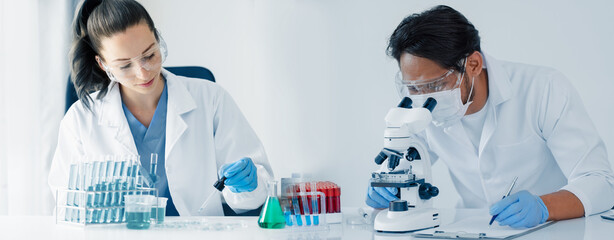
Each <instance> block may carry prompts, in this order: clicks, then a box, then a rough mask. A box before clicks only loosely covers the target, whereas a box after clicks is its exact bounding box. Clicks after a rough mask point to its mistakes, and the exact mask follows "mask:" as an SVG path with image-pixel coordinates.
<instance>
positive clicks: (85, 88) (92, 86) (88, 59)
mask: <svg viewBox="0 0 614 240" xmlns="http://www.w3.org/2000/svg"><path fill="white" fill-rule="evenodd" d="M101 3H102V0H86V1H84V2H83V3H82V5H81V8H80V9H79V12H78V13H77V14H76V16H75V20H74V23H73V28H74V32H73V34H74V38H73V42H72V47H71V50H70V63H69V65H70V67H71V79H72V82H73V84H74V86H75V90H76V92H77V96H78V97H79V99H80V100H81V103H82V104H83V105H84V106H85V107H86V108H87V109H90V110H91V108H90V104H91V102H92V98H91V97H90V93H92V92H94V91H99V90H100V91H104V92H105V93H104V94H106V91H107V89H108V86H109V84H110V80H109V79H108V77H107V76H106V74H105V72H104V71H102V69H100V68H99V67H98V63H97V62H96V55H98V53H97V51H96V49H95V48H94V45H93V44H92V42H91V41H90V37H89V35H88V31H87V20H88V19H89V16H90V15H91V14H92V12H93V11H94V9H95V8H96V7H98V6H99V5H100V4H101ZM104 94H103V95H102V96H104Z"/></svg>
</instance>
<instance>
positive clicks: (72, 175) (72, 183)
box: [64, 163, 78, 222]
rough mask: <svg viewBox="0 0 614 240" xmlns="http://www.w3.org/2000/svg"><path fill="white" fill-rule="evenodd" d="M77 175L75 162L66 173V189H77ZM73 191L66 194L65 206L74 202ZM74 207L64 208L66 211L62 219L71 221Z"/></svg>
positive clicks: (72, 204)
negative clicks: (67, 173)
mask: <svg viewBox="0 0 614 240" xmlns="http://www.w3.org/2000/svg"><path fill="white" fill-rule="evenodd" d="M77 175H78V166H77V164H76V163H73V164H71V165H70V171H69V175H68V190H76V189H77ZM74 200H75V193H74V192H68V194H67V196H66V206H74V205H75V204H74V203H75V201H74ZM74 211H75V209H72V208H66V212H65V213H64V221H68V222H72V221H73V212H74Z"/></svg>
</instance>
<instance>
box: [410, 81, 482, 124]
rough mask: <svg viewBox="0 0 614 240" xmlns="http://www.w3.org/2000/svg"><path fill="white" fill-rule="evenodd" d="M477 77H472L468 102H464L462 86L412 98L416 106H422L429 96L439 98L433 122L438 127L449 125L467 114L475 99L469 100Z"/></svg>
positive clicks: (434, 110)
mask: <svg viewBox="0 0 614 240" xmlns="http://www.w3.org/2000/svg"><path fill="white" fill-rule="evenodd" d="M464 75H465V73H464V72H463V74H462V75H461V81H462V79H463V77H464ZM474 80H475V78H471V90H470V91H469V95H468V96H467V103H465V104H463V100H462V99H461V89H460V86H459V87H458V88H455V89H452V90H446V91H440V92H434V93H428V94H420V95H412V96H410V98H411V99H412V100H413V102H414V103H413V105H414V106H422V105H423V104H424V102H425V101H426V99H428V98H429V97H432V98H434V99H435V100H437V105H436V106H435V109H433V112H432V115H433V124H434V125H435V126H436V127H443V128H445V127H449V126H452V125H453V124H455V123H457V122H459V121H460V119H461V118H462V117H463V116H465V113H466V112H467V109H468V108H469V105H471V103H472V102H473V101H469V98H471V94H472V93H473V84H474Z"/></svg>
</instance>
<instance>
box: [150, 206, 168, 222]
mask: <svg viewBox="0 0 614 240" xmlns="http://www.w3.org/2000/svg"><path fill="white" fill-rule="evenodd" d="M156 214H157V215H156ZM164 215H166V207H152V208H151V217H152V218H156V223H163V222H164Z"/></svg>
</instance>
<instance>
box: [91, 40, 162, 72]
mask: <svg viewBox="0 0 614 240" xmlns="http://www.w3.org/2000/svg"><path fill="white" fill-rule="evenodd" d="M158 36H159V39H160V41H159V42H157V43H155V44H154V45H152V46H151V48H149V49H148V50H147V51H146V52H144V53H143V54H141V55H140V56H136V57H133V58H131V59H127V60H122V61H115V62H112V63H111V64H108V65H107V64H105V63H104V61H103V60H102V59H99V61H100V64H101V65H102V67H103V68H104V70H105V72H106V73H107V75H108V76H109V79H111V81H117V80H118V78H119V79H133V78H134V77H135V76H136V73H137V72H138V71H139V70H140V69H141V68H142V69H145V70H147V71H152V70H156V69H159V68H160V67H161V66H162V63H163V62H164V60H166V56H167V54H168V53H167V50H166V43H165V42H164V39H163V38H162V36H161V35H160V33H158Z"/></svg>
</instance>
